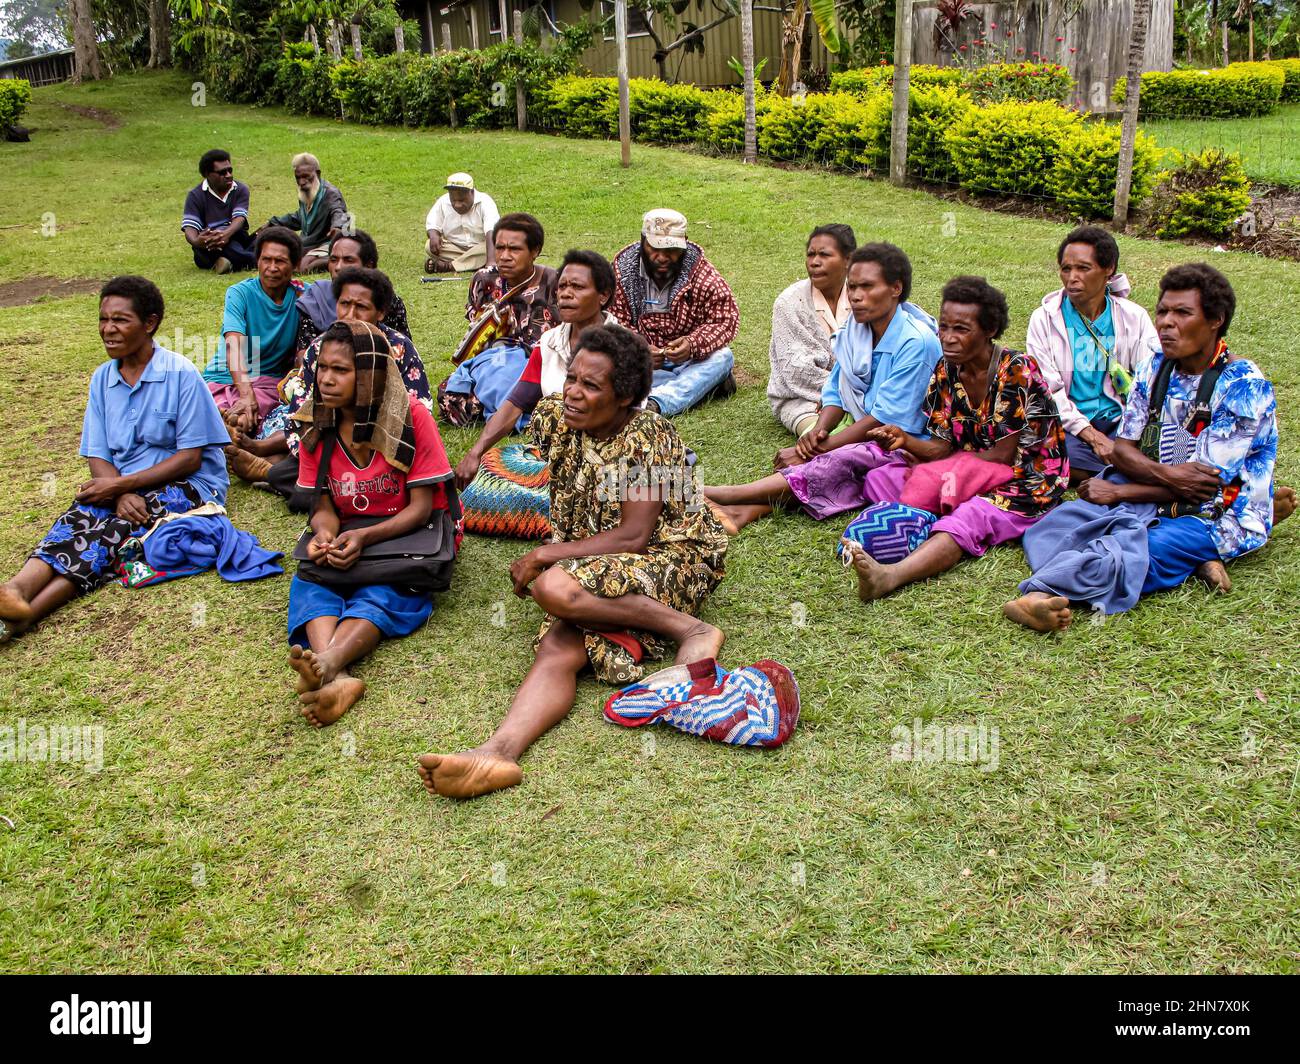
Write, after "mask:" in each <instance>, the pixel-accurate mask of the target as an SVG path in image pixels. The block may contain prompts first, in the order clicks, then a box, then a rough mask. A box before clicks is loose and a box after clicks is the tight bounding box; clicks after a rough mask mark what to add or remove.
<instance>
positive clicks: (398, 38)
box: [393, 22, 406, 55]
mask: <svg viewBox="0 0 1300 1064" xmlns="http://www.w3.org/2000/svg"><path fill="white" fill-rule="evenodd" d="M393 47H394V48H396V49H397V54H398V55H401V54H402V53H403V52H405V51H406V30H404V29H403V28H402V24H401V23H400V22H398V23H397V25H396V26H394V27H393Z"/></svg>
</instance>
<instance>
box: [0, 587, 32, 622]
mask: <svg viewBox="0 0 1300 1064" xmlns="http://www.w3.org/2000/svg"><path fill="white" fill-rule="evenodd" d="M31 619H32V604H31V603H30V602H28V601H27V599H26V598H24V597H23V593H22V592H21V591H19V590H18V589H17V588H16V587H14V585H13V584H0V620H6V621H30V620H31Z"/></svg>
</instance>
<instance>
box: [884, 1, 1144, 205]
mask: <svg viewBox="0 0 1300 1064" xmlns="http://www.w3.org/2000/svg"><path fill="white" fill-rule="evenodd" d="M1139 2H1142V0H1139ZM1146 2H1147V3H1150V2H1151V0H1146ZM911 74H912V0H898V3H897V6H896V8H895V14H894V113H893V117H892V118H891V120H890V121H891V126H890V137H889V180H890V181H892V182H893V183H894V184H895V185H902V184H905V183H906V182H907V112H908V108H909V106H910V104H911Z"/></svg>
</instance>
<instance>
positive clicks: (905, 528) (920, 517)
mask: <svg viewBox="0 0 1300 1064" xmlns="http://www.w3.org/2000/svg"><path fill="white" fill-rule="evenodd" d="M936 520H938V519H937V518H936V517H935V516H934V514H932V513H930V511H929V510H918V509H917V508H916V507H915V506H905V505H903V503H901V502H878V503H876V504H875V505H873V506H868V507H867V508H866V509H865V510H863V511H862V513H860V514H858V516H857V517H855V518H854V519H853V520H852V521H850V522H849V527H848V528H846V529H845V530H844V538H845V539H851V540H852V541H853V542H854V543H857V544H858V545H859V546H860V547H861V548H862V549H863V550H864V551H866V552H867V553H868V554H870V555H871V556H872V557H873V558H875V559H876V561H878V562H881V563H882V564H885V565H888V564H890V563H891V562H901V561H902V560H903V559H904V558H906V557H907V556H908V555H909V554H911V553H912V551H914V550H916V548H917V547H919V546H920V545H921V544H922V543H924V542H925V541H926V538H927V537H928V536H929V535H930V526H931V525H932V524H934V522H935V521H936ZM843 555H844V544H843V543H840V542H839V541H838V540H837V541H836V543H835V556H836V557H837V558H839V559H840V560H841V561H843V560H844V557H843Z"/></svg>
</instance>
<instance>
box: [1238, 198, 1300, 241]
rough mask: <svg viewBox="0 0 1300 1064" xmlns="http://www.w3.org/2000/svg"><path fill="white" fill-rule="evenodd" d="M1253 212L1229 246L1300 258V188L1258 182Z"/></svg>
mask: <svg viewBox="0 0 1300 1064" xmlns="http://www.w3.org/2000/svg"><path fill="white" fill-rule="evenodd" d="M1250 193H1251V197H1250V212H1249V213H1248V214H1247V215H1246V217H1245V218H1244V219H1243V220H1242V221H1241V222H1240V223H1238V225H1237V228H1236V231H1235V232H1234V233H1233V235H1232V239H1231V240H1230V241H1229V244H1228V246H1229V247H1232V248H1242V249H1244V250H1246V251H1254V252H1257V253H1259V254H1261V255H1267V256H1269V257H1270V258H1276V259H1300V189H1295V188H1288V187H1286V186H1285V185H1255V186H1253V187H1252V188H1251V190H1250Z"/></svg>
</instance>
